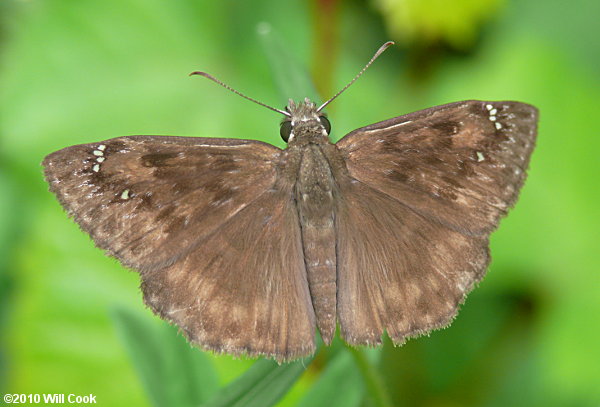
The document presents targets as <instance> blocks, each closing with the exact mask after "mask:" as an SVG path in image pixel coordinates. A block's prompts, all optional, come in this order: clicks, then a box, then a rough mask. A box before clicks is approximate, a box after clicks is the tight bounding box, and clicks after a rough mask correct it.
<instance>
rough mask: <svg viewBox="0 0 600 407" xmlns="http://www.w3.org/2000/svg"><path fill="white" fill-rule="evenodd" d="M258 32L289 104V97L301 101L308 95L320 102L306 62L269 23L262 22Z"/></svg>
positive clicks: (282, 94) (277, 83)
mask: <svg viewBox="0 0 600 407" xmlns="http://www.w3.org/2000/svg"><path fill="white" fill-rule="evenodd" d="M257 32H258V37H259V39H260V40H261V42H262V44H263V47H264V50H265V53H266V55H267V59H268V60H269V65H270V66H271V70H272V71H273V78H274V79H275V83H276V85H277V88H278V89H279V93H280V94H281V96H282V99H283V100H284V101H285V103H286V104H287V101H288V98H292V99H294V100H295V101H299V100H304V98H305V97H307V96H308V97H309V98H310V99H311V100H312V101H313V102H315V103H318V101H319V100H320V98H319V96H318V93H317V91H316V90H315V87H314V84H313V82H312V80H311V78H310V75H309V73H308V71H307V70H306V68H305V67H304V64H302V63H300V62H298V60H297V59H296V57H295V56H294V55H293V54H292V53H290V51H289V49H288V47H286V46H285V45H284V44H283V42H282V41H281V40H280V39H279V37H278V36H277V34H276V33H275V32H274V31H273V29H272V28H271V26H270V25H269V24H268V23H260V24H259V25H258V27H257Z"/></svg>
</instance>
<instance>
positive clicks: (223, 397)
mask: <svg viewBox="0 0 600 407" xmlns="http://www.w3.org/2000/svg"><path fill="white" fill-rule="evenodd" d="M309 361H310V359H304V360H298V361H296V362H292V363H286V364H282V365H278V364H277V363H276V362H274V361H271V360H266V359H261V360H258V361H257V362H256V363H255V364H253V365H252V367H251V368H250V369H248V371H247V372H246V373H244V374H243V375H242V376H241V377H239V378H238V379H237V380H235V381H234V382H233V383H231V384H230V385H229V386H227V387H225V388H223V389H222V390H221V391H220V392H219V394H217V395H216V396H215V397H214V399H212V400H211V401H210V402H208V403H206V404H203V405H202V407H225V406H228V407H233V406H235V407H268V406H272V405H275V403H277V402H278V401H279V400H280V399H281V398H282V397H283V396H284V395H285V394H286V393H287V392H288V391H289V389H290V388H291V387H292V386H293V385H294V383H295V382H296V380H298V378H299V377H300V375H301V374H302V373H303V372H304V370H305V369H306V366H307V365H308V362H309Z"/></svg>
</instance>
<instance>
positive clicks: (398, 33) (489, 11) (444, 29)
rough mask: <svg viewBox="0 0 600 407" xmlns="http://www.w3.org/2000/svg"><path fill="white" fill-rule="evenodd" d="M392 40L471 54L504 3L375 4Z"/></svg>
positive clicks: (420, 0)
mask: <svg viewBox="0 0 600 407" xmlns="http://www.w3.org/2000/svg"><path fill="white" fill-rule="evenodd" d="M373 2H374V5H375V7H376V8H377V9H379V10H380V12H381V14H382V16H383V17H384V20H385V22H386V26H387V27H388V30H389V32H390V34H391V35H392V37H393V38H394V39H395V40H397V41H398V42H400V43H403V44H405V45H412V46H415V45H417V46H427V45H431V44H435V43H445V44H448V45H450V46H451V47H453V48H456V49H461V50H467V49H469V48H470V47H472V46H473V44H474V42H475V40H476V39H477V37H478V35H479V34H480V30H481V27H482V26H483V25H484V24H485V23H486V22H489V21H490V20H492V18H493V17H494V16H495V15H496V14H497V13H498V11H499V8H500V5H501V3H502V2H503V0H454V1H447V0H373Z"/></svg>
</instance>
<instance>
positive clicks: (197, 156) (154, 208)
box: [43, 42, 538, 361]
mask: <svg viewBox="0 0 600 407" xmlns="http://www.w3.org/2000/svg"><path fill="white" fill-rule="evenodd" d="M390 44H391V42H388V43H386V44H384V45H383V46H382V47H381V48H380V49H379V50H378V51H377V53H376V54H375V56H374V57H373V58H372V59H371V60H370V61H369V63H368V64H367V65H366V66H365V68H363V70H361V71H360V73H359V74H358V75H357V76H356V77H355V78H354V79H353V80H352V81H351V82H350V83H349V84H348V85H347V86H346V87H345V88H344V89H342V90H341V91H340V92H338V94H336V95H335V96H334V97H333V98H331V99H330V100H328V101H327V102H325V103H324V104H323V105H321V106H319V107H317V106H316V105H315V104H314V103H312V102H311V101H310V100H308V99H305V100H304V101H302V102H299V103H295V102H293V101H290V102H289V104H288V105H287V107H286V109H285V110H279V109H275V108H272V107H270V106H267V105H264V104H262V103H261V102H258V101H255V100H254V99H251V98H249V97H247V96H245V95H243V94H241V93H240V92H238V91H236V90H234V89H232V88H230V87H229V86H227V85H225V84H224V83H222V82H220V81H218V80H217V79H216V78H214V77H212V76H210V75H208V74H206V73H203V72H195V74H199V75H203V76H205V77H207V78H209V79H211V80H213V81H215V82H217V83H219V84H221V85H223V86H225V87H226V88H228V89H229V90H231V91H233V92H235V93H238V94H240V95H241V96H243V97H245V98H247V99H250V100H252V101H254V102H256V103H259V104H261V105H263V106H266V107H268V108H269V109H272V110H275V111H277V112H279V113H281V114H283V115H284V119H283V122H282V123H281V136H282V137H283V139H284V140H285V141H286V142H287V147H286V148H285V149H279V148H277V147H275V146H273V145H270V144H266V143H263V142H260V141H254V140H238V139H215V138H193V137H167V136H130V137H118V138H113V139H110V140H105V141H101V142H97V143H91V144H82V145H76V146H71V147H67V148H64V149H62V150H59V151H57V152H54V153H52V154H50V155H48V156H47V157H46V158H45V159H44V161H43V166H44V169H45V177H46V180H47V182H48V183H49V185H50V190H51V191H52V192H53V193H54V194H55V195H56V196H57V197H58V200H59V201H60V203H61V204H62V206H63V207H64V208H65V210H66V211H67V212H68V214H69V215H70V216H72V217H73V218H74V220H75V221H76V222H77V223H78V224H79V226H80V227H81V228H82V229H83V230H84V231H85V232H87V233H88V234H89V235H90V236H91V238H92V239H93V240H94V242H95V244H96V245H97V246H98V247H99V248H101V249H103V250H105V251H106V252H107V253H108V254H109V255H111V256H113V257H115V258H117V259H118V260H119V261H120V262H121V263H122V264H123V265H124V266H126V267H129V268H132V269H134V270H136V271H137V272H138V273H139V274H140V277H141V289H142V291H143V295H144V301H145V303H146V305H147V306H148V307H149V308H150V309H151V310H152V311H153V312H154V313H156V314H157V315H159V316H160V317H161V318H163V319H165V320H167V321H169V322H170V323H172V324H175V325H177V326H178V327H179V328H180V329H181V331H182V332H183V333H184V334H185V336H186V337H187V338H188V340H189V341H190V342H191V343H193V344H195V345H197V346H199V347H200V348H202V349H207V350H212V351H215V352H219V353H229V354H234V355H242V354H245V355H249V356H259V355H263V356H266V357H271V358H274V359H277V360H279V361H288V360H292V359H295V358H299V357H304V356H307V355H310V354H312V353H314V352H315V350H316V341H315V335H316V330H317V328H318V331H319V333H320V335H321V337H322V339H323V341H324V342H325V343H326V344H330V343H331V341H332V339H333V337H334V335H335V333H336V328H337V325H338V324H339V327H340V335H341V337H342V338H343V339H344V340H345V341H346V342H347V343H348V344H350V345H377V344H379V343H381V340H382V335H383V334H384V333H387V335H388V336H389V337H390V338H391V339H392V341H393V342H394V343H396V344H402V343H404V341H405V340H406V339H407V338H410V337H414V336H418V335H421V334H424V333H428V332H430V331H431V330H434V329H438V328H441V327H444V326H446V325H448V324H449V323H450V322H451V321H452V319H453V318H454V317H455V316H456V314H457V312H458V308H459V306H460V304H461V303H462V302H463V301H464V299H465V296H466V295H467V294H468V293H469V292H470V291H471V289H472V288H473V286H474V284H476V283H477V282H478V281H480V280H481V278H482V277H483V275H484V274H485V272H486V269H487V266H488V264H489V261H490V253H489V243H488V239H489V235H490V233H491V232H492V231H493V230H494V229H495V228H496V227H497V225H498V222H499V219H500V218H501V217H503V216H504V215H506V213H507V211H508V210H509V209H510V208H511V207H512V206H513V205H514V203H515V201H516V199H517V195H518V193H519V190H520V188H521V186H522V185H523V182H524V180H525V176H526V170H527V168H528V164H529V159H530V155H531V152H532V150H533V148H534V144H535V138H536V133H537V131H536V127H537V120H538V112H537V109H536V108H535V107H533V106H530V105H528V104H524V103H520V102H510V101H497V102H489V101H477V100H469V101H463V102H457V103H450V104H446V105H442V106H436V107H432V108H429V109H425V110H421V111H418V112H415V113H411V114H407V115H404V116H399V117H395V118H392V119H389V120H385V121H382V122H379V123H375V124H372V125H369V126H366V127H363V128H359V129H357V130H354V131H352V132H350V133H349V134H347V135H346V136H345V137H343V138H342V139H341V140H339V141H338V142H337V143H335V144H333V143H331V141H330V140H329V133H330V131H331V124H330V122H329V120H328V119H327V117H326V116H325V114H324V113H322V109H323V108H324V107H325V106H326V105H327V104H328V103H329V102H331V100H333V99H335V97H337V96H338V95H339V94H340V93H341V92H343V91H344V90H345V89H346V88H347V87H348V86H350V85H351V84H352V83H353V82H354V81H355V80H356V79H357V78H358V77H359V76H360V75H361V74H362V73H363V72H364V71H365V70H366V69H367V67H368V66H369V65H370V64H371V63H372V62H373V61H374V60H375V58H377V56H378V55H379V54H380V53H381V52H383V50H384V49H385V48H387V47H388V46H389V45H390Z"/></svg>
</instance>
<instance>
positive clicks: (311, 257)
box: [295, 144, 337, 344]
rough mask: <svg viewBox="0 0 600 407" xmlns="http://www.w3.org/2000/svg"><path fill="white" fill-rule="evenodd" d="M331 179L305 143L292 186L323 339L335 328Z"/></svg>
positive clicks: (323, 160) (320, 155)
mask: <svg viewBox="0 0 600 407" xmlns="http://www.w3.org/2000/svg"><path fill="white" fill-rule="evenodd" d="M333 189H334V181H333V176H332V174H331V169H330V168H329V163H328V161H327V160H326V158H325V156H324V155H323V153H322V152H321V149H320V148H319V146H317V145H311V144H309V145H308V146H306V147H305V149H304V151H303V156H302V159H301V162H300V168H299V174H298V181H297V183H296V187H295V197H296V205H297V208H298V214H299V217H300V224H301V231H302V246H303V249H304V261H305V266H306V271H307V277H308V285H309V288H310V294H311V298H312V303H313V308H314V310H315V316H316V318H317V326H318V327H319V331H320V332H321V337H322V338H323V340H324V341H325V343H327V344H329V343H331V340H332V339H333V335H334V334H335V328H336V318H337V317H336V292H337V288H336V251H335V232H334V212H333V209H334V199H333Z"/></svg>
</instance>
